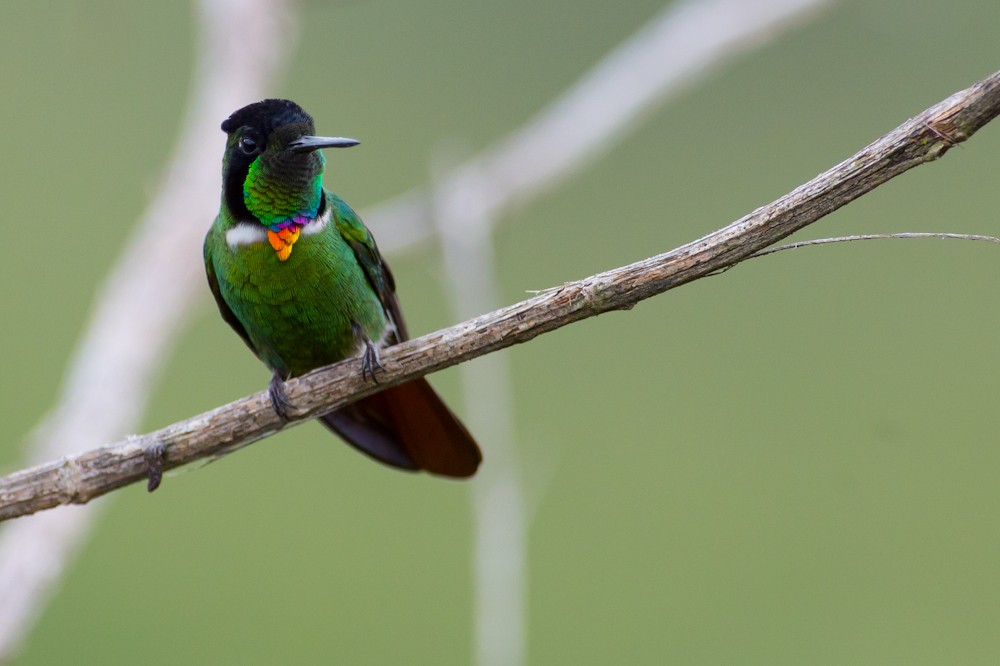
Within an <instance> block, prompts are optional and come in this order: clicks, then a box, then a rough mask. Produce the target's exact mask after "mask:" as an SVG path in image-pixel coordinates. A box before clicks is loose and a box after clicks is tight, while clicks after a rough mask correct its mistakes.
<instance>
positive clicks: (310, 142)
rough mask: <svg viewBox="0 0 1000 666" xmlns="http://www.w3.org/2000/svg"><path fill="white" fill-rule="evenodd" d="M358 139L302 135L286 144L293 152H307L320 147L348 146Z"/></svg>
mask: <svg viewBox="0 0 1000 666" xmlns="http://www.w3.org/2000/svg"><path fill="white" fill-rule="evenodd" d="M359 143H361V142H360V141H358V140H357V139H348V138H347V137H343V136H302V137H299V138H298V139H295V140H294V141H292V142H291V143H289V144H288V149H289V150H291V151H292V152H294V153H308V152H309V151H311V150H318V149H320V148H350V147H351V146H356V145H358V144H359Z"/></svg>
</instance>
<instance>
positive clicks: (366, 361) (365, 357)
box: [351, 321, 383, 384]
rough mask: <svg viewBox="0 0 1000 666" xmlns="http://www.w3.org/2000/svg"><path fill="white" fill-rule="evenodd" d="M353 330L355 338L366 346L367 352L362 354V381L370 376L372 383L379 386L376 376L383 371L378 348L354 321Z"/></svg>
mask: <svg viewBox="0 0 1000 666" xmlns="http://www.w3.org/2000/svg"><path fill="white" fill-rule="evenodd" d="M351 329H352V330H353V331H354V337H355V338H356V339H357V340H359V341H361V342H362V343H364V346H365V350H364V352H362V354H361V379H368V377H369V376H370V377H371V378H372V383H373V384H378V377H376V376H375V371H376V370H382V369H383V368H382V359H380V358H379V355H378V347H377V346H376V345H375V343H374V342H372V339H371V338H369V337H368V334H367V333H365V330H364V329H363V328H361V324H359V323H358V322H356V321H353V322H351Z"/></svg>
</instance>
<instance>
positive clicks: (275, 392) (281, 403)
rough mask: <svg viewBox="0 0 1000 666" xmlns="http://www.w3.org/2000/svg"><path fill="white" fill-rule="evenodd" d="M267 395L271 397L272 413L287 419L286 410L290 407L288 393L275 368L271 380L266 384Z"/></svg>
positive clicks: (283, 419)
mask: <svg viewBox="0 0 1000 666" xmlns="http://www.w3.org/2000/svg"><path fill="white" fill-rule="evenodd" d="M267 395H268V397H269V398H271V407H273V408H274V413H275V414H277V415H278V418H279V419H281V420H282V421H287V420H288V410H289V409H291V407H292V403H291V401H290V400H289V399H288V394H287V393H285V380H284V379H283V378H282V376H281V374H280V373H279V372H278V371H277V370H275V371H274V374H273V375H271V381H270V382H268V384H267Z"/></svg>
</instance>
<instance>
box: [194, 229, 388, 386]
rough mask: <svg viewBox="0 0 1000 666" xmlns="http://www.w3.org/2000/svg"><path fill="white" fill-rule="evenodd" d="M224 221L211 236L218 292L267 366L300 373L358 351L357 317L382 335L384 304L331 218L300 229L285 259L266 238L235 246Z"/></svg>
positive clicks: (371, 334) (370, 331) (376, 335)
mask: <svg viewBox="0 0 1000 666" xmlns="http://www.w3.org/2000/svg"><path fill="white" fill-rule="evenodd" d="M318 223H319V222H313V223H311V224H318ZM224 226H225V225H224V222H222V221H217V222H216V224H215V225H214V226H213V227H212V231H211V232H210V238H209V240H208V243H209V245H210V247H211V250H210V254H211V261H212V262H213V264H214V267H215V272H216V277H217V279H218V281H219V291H220V293H221V296H222V298H223V299H224V300H225V302H226V304H228V305H229V308H230V309H231V310H232V312H233V314H234V315H235V316H236V318H237V319H238V320H239V321H240V323H242V324H243V327H244V328H245V329H246V332H247V335H248V337H249V338H250V343H251V345H252V346H253V348H254V350H255V351H256V352H257V355H258V356H259V357H260V358H261V360H262V361H264V363H266V364H267V365H268V367H270V368H272V369H275V370H278V371H279V372H281V373H283V374H288V375H291V376H296V375H300V374H302V373H304V372H307V371H309V370H312V369H313V368H317V367H319V366H322V365H327V364H330V363H333V362H335V361H340V360H342V359H344V358H347V357H348V356H353V355H355V354H356V353H358V351H359V349H360V347H359V346H358V341H357V340H356V339H355V335H354V331H353V329H352V322H358V323H359V324H360V325H361V327H362V328H363V329H364V330H365V333H367V334H368V336H369V337H370V338H372V339H373V340H378V339H379V338H380V337H381V335H382V332H383V330H384V329H385V327H386V316H385V312H384V310H383V308H382V304H381V303H380V302H379V300H378V297H377V296H376V294H375V292H374V291H373V290H372V288H371V286H370V285H369V283H368V280H367V279H366V277H365V275H364V273H363V272H362V270H361V267H360V266H359V265H358V262H357V259H356V258H355V256H354V251H353V250H352V249H351V247H350V246H349V245H348V244H347V243H346V242H345V241H344V238H343V237H342V236H341V235H340V233H339V232H338V231H337V227H336V224H334V223H333V221H332V220H331V221H330V222H329V223H328V224H327V225H326V227H324V228H323V229H322V231H320V232H318V233H313V234H308V233H303V234H302V235H301V236H300V238H299V240H298V241H297V242H296V243H295V245H294V246H293V248H292V253H291V256H289V257H288V259H287V260H286V261H279V259H278V256H277V253H276V252H275V251H274V250H273V249H272V248H271V246H270V245H269V244H268V243H267V241H266V240H264V241H262V242H255V243H251V244H241V245H238V246H236V247H231V246H230V243H229V242H227V238H226V230H225V229H224ZM307 229H308V226H307V227H306V228H304V229H303V232H305V231H306V230H307ZM310 231H311V230H310Z"/></svg>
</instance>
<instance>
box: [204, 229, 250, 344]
mask: <svg viewBox="0 0 1000 666" xmlns="http://www.w3.org/2000/svg"><path fill="white" fill-rule="evenodd" d="M211 233H212V232H209V234H211ZM204 253H205V275H206V276H207V277H208V286H209V287H210V288H211V289H212V295H213V296H215V304H216V305H218V306H219V312H220V313H221V314H222V318H223V319H224V320H225V321H226V323H227V324H229V325H230V326H232V327H233V330H234V331H236V332H237V333H239V334H240V337H241V338H243V342H245V343H247V347H249V348H250V349H251V350H252V351H253V353H254V354H256V353H257V350H256V349H254V346H253V343H252V342H250V336H249V334H247V329H245V328H244V327H243V324H242V323H240V320H239V319H237V318H236V314H235V313H234V312H233V311H232V310H231V309H229V304H228V303H226V301H225V299H223V298H222V291H221V290H220V289H219V278H218V277H217V276H216V275H215V262H213V261H212V251H211V249H210V248H209V243H208V237H207V236H206V237H205V247H204Z"/></svg>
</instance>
